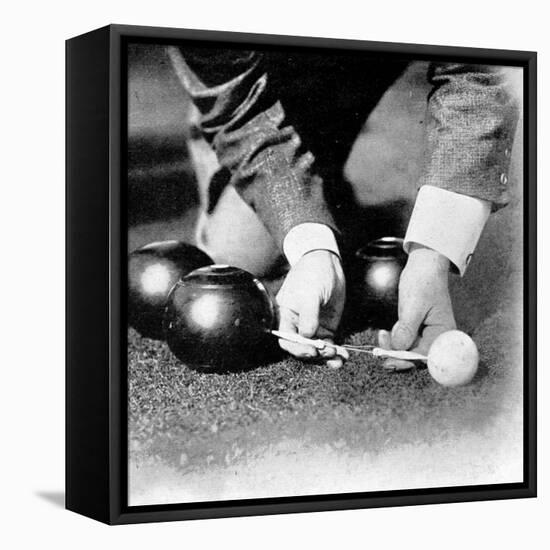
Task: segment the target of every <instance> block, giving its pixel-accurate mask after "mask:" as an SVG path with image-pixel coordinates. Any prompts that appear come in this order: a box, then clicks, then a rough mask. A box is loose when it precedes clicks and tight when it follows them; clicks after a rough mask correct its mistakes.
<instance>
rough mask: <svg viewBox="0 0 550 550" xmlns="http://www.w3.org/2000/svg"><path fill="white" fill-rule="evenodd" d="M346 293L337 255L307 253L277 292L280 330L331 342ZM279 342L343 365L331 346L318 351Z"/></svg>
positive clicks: (296, 351) (289, 348)
mask: <svg viewBox="0 0 550 550" xmlns="http://www.w3.org/2000/svg"><path fill="white" fill-rule="evenodd" d="M345 293H346V282H345V278H344V271H343V269H342V264H341V261H340V258H339V257H338V256H337V255H336V254H334V253H332V252H329V251H327V250H313V251H311V252H308V253H307V254H304V255H303V256H302V257H301V258H300V260H298V262H297V263H296V264H295V265H294V266H293V267H292V268H291V270H290V271H289V272H288V275H287V276H286V279H285V282H284V283H283V286H282V287H281V290H280V291H279V293H278V294H277V303H278V305H279V330H281V331H284V332H293V333H298V334H300V335H301V336H305V337H306V338H314V337H315V338H322V339H324V340H327V341H329V342H332V341H333V338H334V333H335V332H336V329H337V328H338V324H339V323H340V319H341V317H342V312H343V310H344V301H345ZM279 345H280V346H281V348H283V349H284V350H286V351H288V352H289V353H291V354H292V355H295V356H296V357H299V358H302V359H306V358H309V359H313V358H315V357H319V356H320V357H322V358H323V359H326V362H327V365H328V366H330V367H333V368H338V367H341V366H342V364H343V359H342V358H341V357H339V356H337V355H336V352H335V350H334V348H332V347H329V346H327V347H326V348H324V349H323V350H317V349H316V348H314V347H313V346H307V345H302V344H295V343H293V342H288V341H285V340H279Z"/></svg>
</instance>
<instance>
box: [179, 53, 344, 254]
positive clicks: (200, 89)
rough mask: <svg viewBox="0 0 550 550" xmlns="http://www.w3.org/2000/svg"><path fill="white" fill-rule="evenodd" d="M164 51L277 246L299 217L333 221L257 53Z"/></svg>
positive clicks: (204, 127) (233, 178)
mask: <svg viewBox="0 0 550 550" xmlns="http://www.w3.org/2000/svg"><path fill="white" fill-rule="evenodd" d="M168 54H169V56H170V58H171V60H172V63H173V65H174V67H175V70H176V73H177V75H178V77H179V79H180V81H181V82H182V84H183V85H184V88H185V89H186V90H187V92H188V93H189V94H190V96H191V98H192V100H193V102H194V103H195V105H196V106H197V107H198V109H199V111H200V112H201V128H202V130H203V132H204V134H205V137H206V139H207V140H208V141H209V142H210V143H211V145H212V146H213V148H214V150H215V151H216V154H217V156H218V160H219V162H220V164H221V165H222V166H224V167H225V168H228V169H229V171H230V173H231V183H232V184H233V185H234V186H235V188H236V189H237V191H238V192H239V193H240V195H241V196H242V197H243V199H244V200H245V201H246V202H247V203H248V204H249V205H250V206H251V207H252V208H253V209H254V210H255V212H256V213H257V214H258V217H259V218H260V220H261V221H262V222H263V223H264V225H265V226H266V227H267V229H268V230H269V232H270V233H271V234H272V236H273V237H274V239H275V241H276V243H277V244H278V245H279V247H280V248H281V249H282V247H283V241H284V238H285V236H286V234H287V233H288V232H289V231H290V229H292V228H293V227H295V226H296V225H299V224H301V223H306V222H312V223H321V224H324V225H328V226H329V227H331V228H332V229H333V230H334V231H336V226H335V222H334V220H333V218H332V215H331V213H330V211H329V208H328V206H327V204H326V202H325V199H324V195H323V182H322V180H321V178H319V177H318V176H315V175H313V174H312V172H311V168H312V164H313V162H314V157H313V154H312V153H311V152H310V151H308V150H305V149H304V148H303V147H302V144H301V140H300V137H299V136H298V134H297V132H296V131H295V130H294V128H293V127H292V126H291V125H289V123H288V121H287V120H286V115H285V111H284V108H283V106H282V105H281V103H280V101H278V100H277V98H274V97H273V96H271V94H270V93H269V89H268V88H269V87H268V78H269V76H268V74H267V72H266V70H265V68H264V59H263V56H262V54H261V53H258V52H246V51H235V52H228V51H226V52H225V53H223V52H220V53H219V55H218V56H216V53H215V52H214V53H213V52H208V58H207V60H205V56H204V52H203V51H200V50H197V51H193V50H189V49H186V50H185V51H184V54H182V52H181V51H180V50H179V49H178V48H174V47H170V48H168Z"/></svg>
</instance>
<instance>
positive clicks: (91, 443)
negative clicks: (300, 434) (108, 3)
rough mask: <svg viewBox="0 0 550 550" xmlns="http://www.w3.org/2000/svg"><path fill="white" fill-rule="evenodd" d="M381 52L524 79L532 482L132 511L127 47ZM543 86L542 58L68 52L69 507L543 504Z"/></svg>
mask: <svg viewBox="0 0 550 550" xmlns="http://www.w3.org/2000/svg"><path fill="white" fill-rule="evenodd" d="M178 40H187V41H199V42H201V43H216V44H221V45H224V44H225V45H235V44H239V45H251V46H254V45H256V46H259V45H261V46H262V47H270V46H273V47H277V48H279V47H287V46H288V47H299V48H307V49H319V48H329V49H340V50H358V51H365V50H368V51H370V52H381V53H384V54H385V55H396V56H399V55H403V54H404V53H406V54H407V55H408V56H410V55H412V56H415V58H417V59H420V60H422V59H432V60H433V59H445V60H452V59H456V58H460V60H463V61H464V60H468V61H471V62H473V63H495V64H502V65H509V66H517V67H522V68H523V69H524V72H523V74H524V81H523V91H524V98H525V102H524V109H525V112H524V144H525V148H524V150H525V154H524V161H523V162H524V166H523V168H524V235H525V247H524V250H525V252H524V255H525V256H524V266H525V267H524V312H525V320H524V343H525V347H524V478H523V482H522V483H514V484H501V485H486V486H467V487H447V488H437V489H418V490H399V491H384V492H373V493H353V494H350V493H346V494H333V495H318V496H305V497H285V498H266V499H254V500H239V501H223V502H206V503H202V502H201V503H190V504H178V505H151V506H138V507H128V505H127V502H126V500H127V499H126V497H125V495H126V494H127V460H126V459H127V417H126V396H127V385H126V372H127V365H126V339H127V335H126V322H125V313H124V312H125V310H126V309H125V306H126V298H125V289H126V286H125V285H126V270H125V268H126V264H125V263H124V262H125V259H126V257H127V250H126V247H127V244H126V238H125V234H124V232H123V231H124V228H125V227H126V226H125V222H126V209H125V200H126V197H125V194H124V189H123V187H124V186H122V185H121V182H122V181H124V180H123V178H124V173H125V170H126V161H125V155H124V154H122V153H123V151H124V144H125V142H126V137H127V136H126V128H125V124H123V123H122V121H123V120H125V118H124V117H125V113H126V101H127V98H126V93H125V91H126V88H125V86H126V85H127V84H126V83H125V78H124V76H125V74H126V55H125V45H126V44H127V43H128V41H140V42H154V43H157V44H162V43H167V42H173V41H178ZM536 78H537V56H536V53H534V52H527V51H508V50H486V49H476V48H455V47H447V46H427V45H414V44H396V43H381V42H368V41H355V40H335V39H322V38H304V37H291V36H276V35H256V34H245V33H227V32H217V31H216V32H212V31H198V30H185V29H172V28H154V27H137V26H125V25H109V26H106V27H103V28H101V29H98V30H95V31H92V32H90V33H87V34H84V35H81V36H78V37H76V38H73V39H70V40H68V41H67V43H66V101H67V103H66V105H67V107H66V186H67V187H66V243H67V244H66V266H67V268H66V281H67V283H66V284H67V290H66V342H67V344H66V358H67V360H66V507H67V509H69V510H72V511H74V512H78V513H80V514H83V515H86V516H89V517H91V518H94V519H96V520H99V521H102V522H105V523H108V524H124V523H140V522H151V521H172V520H184V519H199V518H217V517H229V516H249V515H261V514H279V513H293V512H311V511H322V510H345V509H352V508H373V507H381V506H407V505H416V504H434V503H448V502H462V501H478V500H494V499H510V498H525V497H534V496H536V167H537V165H536V124H537V118H536V100H537V98H536V89H537V86H536Z"/></svg>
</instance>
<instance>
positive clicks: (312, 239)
mask: <svg viewBox="0 0 550 550" xmlns="http://www.w3.org/2000/svg"><path fill="white" fill-rule="evenodd" d="M312 250H328V251H330V252H334V254H336V255H337V256H340V251H339V249H338V245H337V244H336V238H335V236H334V233H333V232H332V229H331V228H330V227H329V226H328V225H324V224H322V223H311V222H307V223H301V224H299V225H296V226H294V227H293V228H292V229H291V230H290V231H289V232H288V233H287V234H286V236H285V239H284V241H283V252H284V253H285V256H286V259H287V260H288V263H289V264H290V266H291V267H292V266H293V265H294V264H295V263H296V262H297V261H298V260H299V259H300V258H301V257H302V256H303V255H304V254H307V253H308V252H311V251H312Z"/></svg>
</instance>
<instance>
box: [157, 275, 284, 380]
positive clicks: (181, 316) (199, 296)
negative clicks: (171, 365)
mask: <svg viewBox="0 0 550 550" xmlns="http://www.w3.org/2000/svg"><path fill="white" fill-rule="evenodd" d="M275 318H276V315H275V308H274V306H273V303H272V301H271V298H270V297H269V294H268V293H267V291H266V289H265V288H264V286H263V285H262V284H261V283H260V282H259V281H258V280H257V279H256V278H254V276H253V275H251V274H250V273H248V272H247V271H243V270H242V269H238V268H236V267H230V266H223V265H212V266H208V267H203V268H200V269H197V270H195V271H193V272H192V273H190V274H189V275H187V276H186V277H184V278H183V279H182V280H181V281H179V282H178V283H177V284H176V286H175V287H174V288H173V290H172V292H171V293H170V297H169V299H168V305H167V307H166V313H165V327H166V341H167V342H168V346H169V347H170V349H171V351H172V353H174V355H175V356H176V357H177V358H178V359H179V360H180V361H182V362H183V363H184V364H185V365H187V366H189V367H191V368H194V369H196V370H199V371H203V372H223V371H234V370H244V369H247V368H250V367H252V366H255V365H257V364H259V362H260V361H261V359H262V357H263V356H264V355H265V354H266V352H267V351H268V350H269V349H270V346H271V344H272V342H274V341H275V340H274V338H273V337H272V336H271V335H270V334H269V331H270V330H271V329H272V328H274V323H275Z"/></svg>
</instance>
